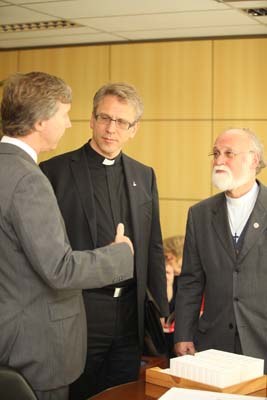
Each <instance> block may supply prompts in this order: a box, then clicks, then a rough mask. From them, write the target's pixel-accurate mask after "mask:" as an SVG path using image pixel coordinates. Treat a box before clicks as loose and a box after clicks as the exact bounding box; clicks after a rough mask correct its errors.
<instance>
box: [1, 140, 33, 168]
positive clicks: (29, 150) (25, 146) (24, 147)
mask: <svg viewBox="0 0 267 400" xmlns="http://www.w3.org/2000/svg"><path fill="white" fill-rule="evenodd" d="M1 142H2V143H9V144H14V145H15V146H17V147H19V148H21V149H22V150H24V151H25V152H26V153H27V154H28V155H29V156H30V157H31V158H32V159H33V160H34V161H35V162H36V164H37V160H38V157H37V153H36V151H35V150H33V148H32V147H31V146H29V145H28V144H27V143H25V142H23V141H22V140H20V139H18V138H14V137H11V136H6V135H4V136H3V137H2V139H1Z"/></svg>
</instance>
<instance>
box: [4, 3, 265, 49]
mask: <svg viewBox="0 0 267 400" xmlns="http://www.w3.org/2000/svg"><path fill="white" fill-rule="evenodd" d="M261 7H266V8H267V1H257V0H243V1H236V0H224V1H223V0H46V1H42V0H10V1H9V0H0V25H7V24H23V23H24V24H26V23H34V22H35V23H36V22H42V21H56V20H68V21H71V22H75V23H76V24H79V25H81V26H79V27H70V28H60V29H51V28H50V29H47V28H46V29H44V30H39V31H38V30H26V31H17V32H16V31H14V32H13V31H8V32H4V31H3V30H2V29H1V30H0V49H11V48H25V47H40V46H56V45H68V44H85V43H88V44H89V43H115V42H130V41H139V40H158V39H175V38H178V39H179V38H194V37H202V38H203V37H218V36H242V35H246V36H247V35H267V16H261V17H252V16H249V15H247V14H246V13H245V12H244V11H242V8H261Z"/></svg>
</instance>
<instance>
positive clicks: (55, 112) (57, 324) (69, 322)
mask: <svg viewBox="0 0 267 400" xmlns="http://www.w3.org/2000/svg"><path fill="white" fill-rule="evenodd" d="M70 103H71V89H70V88H69V87H68V86H67V85H66V84H65V83H64V82H63V81H62V80H61V79H59V78H57V77H55V76H51V75H49V74H45V73H42V72H32V73H28V74H15V75H14V76H11V77H10V78H9V79H8V80H7V81H6V83H5V86H4V91H3V98H2V103H1V120H2V130H3V132H4V136H3V137H2V139H1V142H0V164H1V168H0V187H1V196H0V282H1V284H0V287H1V289H0V364H1V365H7V366H10V367H13V368H16V369H18V370H19V371H20V372H21V373H22V374H23V375H24V376H25V377H26V378H27V379H28V381H29V382H30V384H31V385H32V387H33V389H34V390H35V392H36V395H37V397H38V399H39V400H52V399H53V400H68V385H69V384H70V383H71V382H73V381H74V380H75V379H77V377H78V376H79V375H80V374H81V372H82V370H83V368H84V364H85V358H86V357H85V352H86V339H87V338H86V319H85V310H84V304H83V299H82V290H81V289H84V288H100V287H103V286H106V285H108V284H114V285H116V286H117V285H118V286H120V284H121V281H122V280H128V279H131V278H132V276H133V256H132V251H131V246H132V245H131V242H130V241H129V239H128V238H126V237H125V236H123V231H121V232H120V228H121V226H119V228H118V234H117V236H116V239H115V242H117V244H113V245H111V246H106V247H105V248H101V249H97V250H94V251H73V250H72V248H71V246H70V244H69V241H68V237H67V235H66V230H65V226H64V223H63V219H62V216H61V214H60V211H59V208H58V204H57V200H56V198H55V195H54V193H53V189H52V187H51V185H50V183H49V181H48V179H47V178H46V176H45V175H44V174H43V173H42V172H41V170H40V168H39V167H38V165H37V155H38V154H39V153H40V152H41V151H48V150H51V149H54V148H55V147H56V145H57V143H58V141H59V139H60V137H61V136H62V135H63V134H64V131H65V129H66V128H69V127H70V126H71V123H70V120H69V116H68V112H69V109H70ZM129 245H130V247H129ZM85 248H86V247H85ZM88 248H89V246H87V249H88ZM19 398H20V396H19V393H18V399H19Z"/></svg>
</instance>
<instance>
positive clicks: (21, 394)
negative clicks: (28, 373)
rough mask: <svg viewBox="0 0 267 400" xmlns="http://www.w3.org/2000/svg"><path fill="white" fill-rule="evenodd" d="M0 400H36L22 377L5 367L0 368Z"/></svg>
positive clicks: (12, 369) (15, 371)
mask: <svg viewBox="0 0 267 400" xmlns="http://www.w3.org/2000/svg"><path fill="white" fill-rule="evenodd" d="M0 399H1V400H38V399H37V397H36V395H35V393H34V391H33V389H32V388H31V386H30V384H29V383H28V382H27V380H26V379H25V378H24V377H23V375H22V374H21V373H20V372H18V371H17V370H15V369H14V368H11V367H7V366H0Z"/></svg>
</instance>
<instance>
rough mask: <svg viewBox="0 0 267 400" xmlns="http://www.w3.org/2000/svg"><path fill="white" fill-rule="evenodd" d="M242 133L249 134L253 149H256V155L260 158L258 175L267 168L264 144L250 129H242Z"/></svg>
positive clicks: (257, 169)
mask: <svg viewBox="0 0 267 400" xmlns="http://www.w3.org/2000/svg"><path fill="white" fill-rule="evenodd" d="M241 131H243V132H244V133H245V134H247V136H248V137H249V138H250V140H251V142H252V144H253V147H254V149H255V152H256V154H257V155H258V157H259V164H258V166H257V168H256V174H259V173H260V171H261V170H262V169H263V168H265V167H266V161H265V159H264V146H263V144H262V142H261V141H260V139H259V138H258V136H257V135H256V134H255V133H254V132H252V131H251V130H250V129H248V128H242V129H241Z"/></svg>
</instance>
